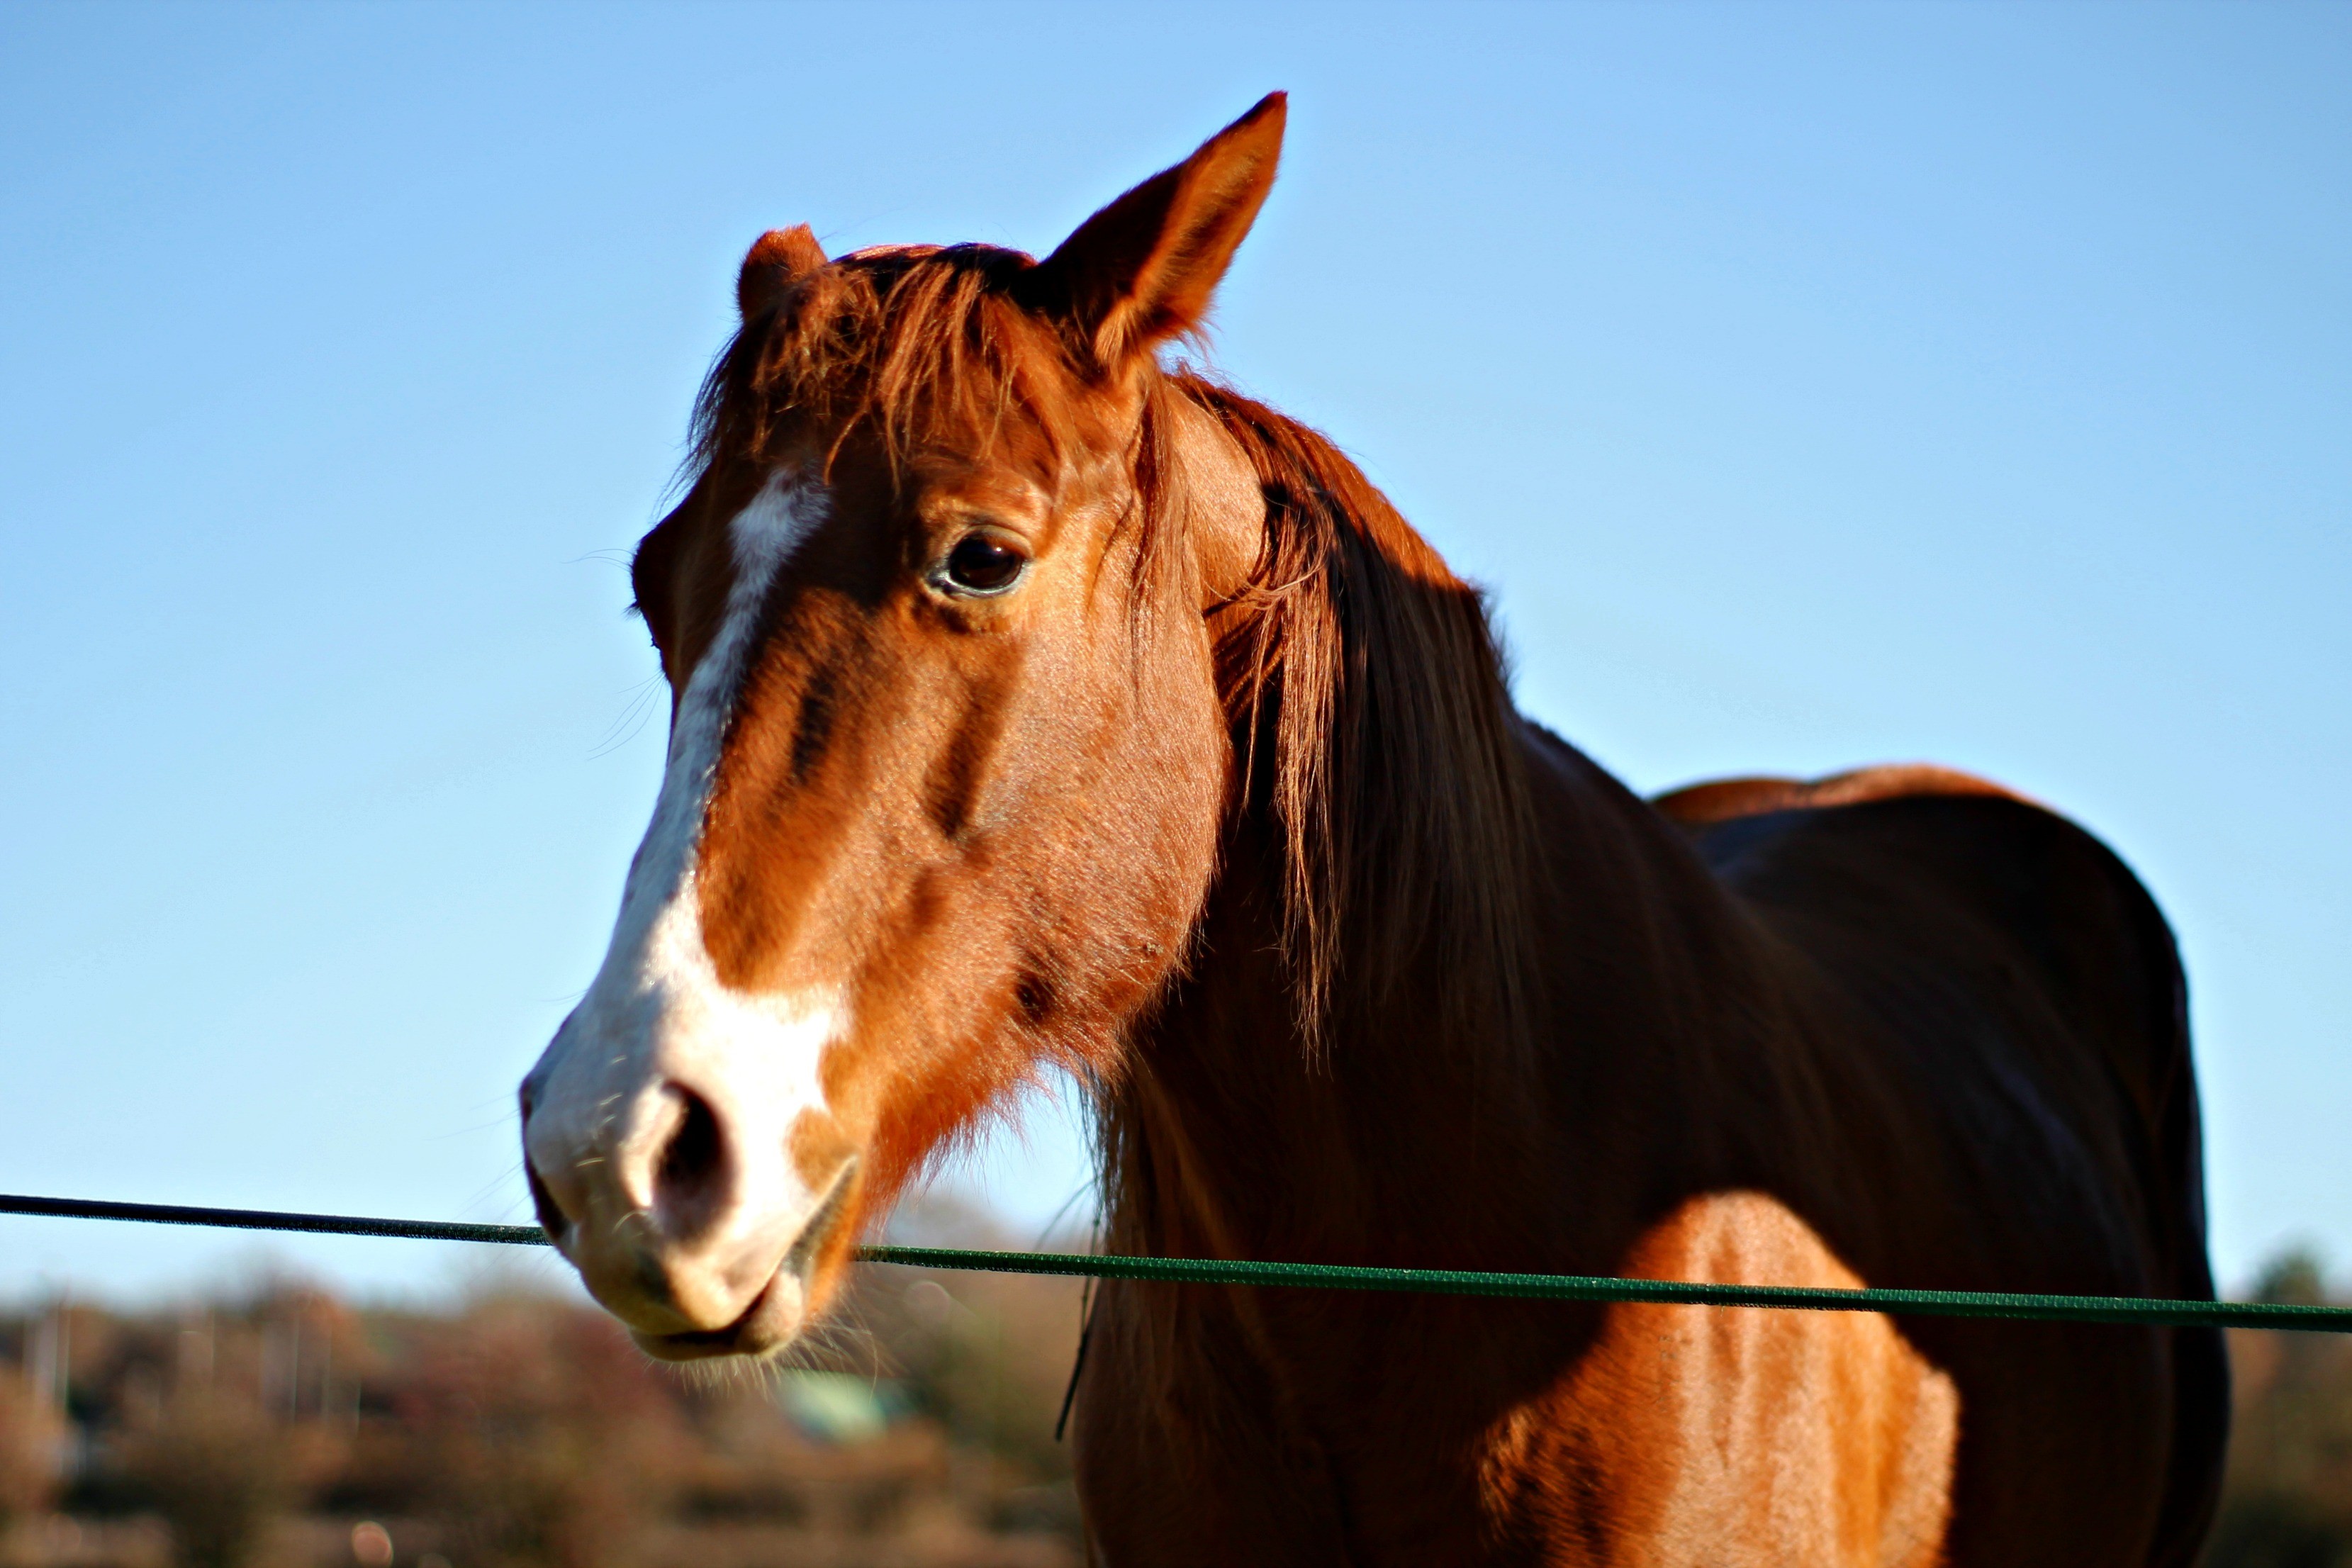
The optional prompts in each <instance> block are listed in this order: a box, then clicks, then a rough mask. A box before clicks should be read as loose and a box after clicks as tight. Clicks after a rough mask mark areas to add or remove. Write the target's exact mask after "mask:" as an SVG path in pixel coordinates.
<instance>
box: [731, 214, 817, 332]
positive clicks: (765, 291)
mask: <svg viewBox="0 0 2352 1568" xmlns="http://www.w3.org/2000/svg"><path fill="white" fill-rule="evenodd" d="M824 262H825V255H824V247H823V246H822V245H819V244H818V243H817V242H816V236H815V235H814V234H812V233H810V232H809V226H808V225H806V224H801V225H799V226H796V227H793V228H772V229H770V230H769V231H768V232H767V233H765V234H763V235H761V237H759V238H757V239H755V240H753V241H752V242H751V251H750V253H749V254H747V255H746V256H745V257H744V258H743V269H742V270H741V271H740V272H738V273H737V274H735V308H736V309H737V310H740V311H741V312H742V313H743V320H744V321H750V320H751V318H752V317H754V316H756V315H758V314H759V313H760V312H761V311H762V310H766V309H767V308H768V307H769V306H771V305H772V304H774V303H775V302H776V300H777V299H778V298H779V297H780V296H781V295H782V293H783V291H784V290H785V289H789V288H791V287H792V286H793V284H795V283H797V282H799V281H800V280H801V279H803V278H805V277H807V276H808V275H809V274H810V273H812V272H814V271H815V270H816V269H817V268H820V267H822V266H824Z"/></svg>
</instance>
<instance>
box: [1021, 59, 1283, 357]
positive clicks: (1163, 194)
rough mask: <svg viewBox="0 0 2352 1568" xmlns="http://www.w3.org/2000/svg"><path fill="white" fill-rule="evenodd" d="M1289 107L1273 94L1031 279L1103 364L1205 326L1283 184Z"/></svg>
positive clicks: (1039, 299) (1035, 295) (1038, 300)
mask: <svg viewBox="0 0 2352 1568" xmlns="http://www.w3.org/2000/svg"><path fill="white" fill-rule="evenodd" d="M1288 101H1289V95H1288V94H1286V93H1280V92H1270V93H1267V94H1266V95H1265V97H1264V98H1262V99H1260V100H1258V101H1257V105H1256V107H1255V108H1254V109H1252V110H1250V111H1249V112H1248V113H1247V114H1244V115H1243V116H1242V117H1241V118H1240V119H1239V120H1236V121H1234V122H1233V123H1232V124H1231V125H1228V126H1226V127H1225V128H1224V129H1223V131H1220V132H1217V133H1216V134H1215V135H1214V136H1212V137H1210V138H1209V139H1208V140H1207V141H1206V142H1202V144H1201V148H1200V150H1199V151H1198V152H1196V153H1193V154H1192V156H1191V157H1189V158H1187V159H1185V160H1184V161H1183V162H1182V163H1179V164H1177V165H1176V166H1175V167H1174V168H1172V169H1165V170H1162V171H1161V172H1160V173H1159V174H1154V175H1152V176H1151V178H1150V179H1148V180H1146V181H1144V182H1143V184H1139V185H1138V186H1136V187H1135V189H1133V190H1131V191H1129V192H1128V193H1127V195H1123V196H1121V197H1119V198H1118V200H1117V201H1115V202H1113V203H1111V204H1110V205H1108V206H1107V207H1105V208H1103V209H1102V211H1100V212H1098V213H1097V214H1095V216H1092V217H1090V218H1088V219H1087V221H1086V222H1084V223H1082V224H1080V225H1079V226H1078V227H1077V230H1076V233H1074V234H1072V235H1071V236H1070V237H1069V238H1067V239H1066V240H1064V241H1063V242H1062V245H1061V248H1060V249H1058V250H1056V251H1055V252H1054V254H1053V255H1051V256H1049V257H1047V258H1045V260H1044V261H1043V262H1041V263H1040V264H1039V265H1038V267H1037V269H1036V270H1035V271H1034V272H1033V273H1031V274H1030V275H1029V277H1028V279H1025V280H1024V282H1025V285H1026V288H1025V290H1024V291H1025V292H1027V294H1028V296H1029V298H1030V300H1032V301H1033V302H1034V303H1035V304H1037V305H1038V306H1040V307H1041V308H1043V309H1045V310H1049V311H1052V312H1054V313H1055V314H1058V315H1060V316H1062V317H1063V318H1064V319H1065V320H1066V321H1069V322H1070V323H1071V324H1072V325H1074V326H1075V327H1076V328H1077V329H1078V332H1079V334H1080V338H1081V341H1083V342H1085V343H1086V344H1087V348H1088V350H1089V351H1090V352H1091V353H1093V355H1094V359H1095V363H1097V365H1098V366H1099V367H1100V368H1102V369H1105V370H1108V369H1111V368H1113V367H1115V366H1117V365H1118V363H1120V362H1121V361H1123V360H1124V359H1125V358H1126V357H1127V356H1128V355H1129V354H1131V353H1136V352H1137V351H1138V350H1140V349H1145V348H1149V347H1150V346H1151V345H1152V344H1154V343H1157V342H1163V341H1165V340H1167V339H1169V338H1172V337H1174V336H1176V335H1177V334H1178V333H1180V332H1186V331H1191V330H1192V329H1193V328H1194V327H1197V326H1199V325H1200V324H1201V319H1202V317H1203V316H1205V315H1206V314H1207V313H1208V310H1209V297H1210V296H1211V295H1212V294H1213V293H1214V292H1215V291H1216V287H1217V280H1218V279H1221V278H1223V276H1224V275H1225V267H1226V265H1227V264H1228V263H1229V262H1231V261H1232V260H1233V258H1234V248H1235V247H1238V246H1239V245H1240V244H1241V242H1242V237H1243V236H1244V235H1245V234H1247V233H1248V232H1249V228H1250V225H1251V224H1252V223H1253V222H1255V220H1256V218H1257V209H1258V208H1259V207H1260V206H1262V205H1265V194H1266V192H1267V191H1269V190H1270V189H1272V188H1273V186H1274V170H1275V164H1276V162H1278V161H1279V160H1280V158H1281V156H1282V128H1283V121H1284V119H1285V116H1286V110H1287V105H1288Z"/></svg>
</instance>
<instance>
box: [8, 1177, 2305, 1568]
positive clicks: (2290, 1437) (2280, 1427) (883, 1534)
mask: <svg viewBox="0 0 2352 1568" xmlns="http://www.w3.org/2000/svg"><path fill="white" fill-rule="evenodd" d="M929 1223H930V1225H931V1227H932V1231H933V1234H931V1235H929V1236H926V1237H923V1239H926V1240H938V1241H944V1242H960V1243H965V1244H978V1245H1001V1244H1002V1243H1003V1239H1004V1238H1003V1237H993V1236H989V1235H986V1234H985V1233H984V1232H982V1231H980V1230H979V1229H978V1228H977V1227H976V1226H974V1224H973V1223H972V1222H971V1220H970V1219H969V1218H968V1217H964V1218H957V1217H955V1216H953V1215H949V1216H947V1217H946V1218H944V1219H943V1218H942V1217H941V1216H940V1215H939V1214H938V1213H936V1212H935V1213H934V1214H933V1215H930V1216H929ZM1078 1290H1079V1287H1078V1286H1077V1285H1076V1282H1074V1281H1070V1280H1063V1279H1027V1278H1023V1277H1019V1276H1003V1275H967V1274H952V1273H941V1274H931V1273H929V1272H926V1271H922V1270H916V1269H905V1268H866V1269H861V1270H859V1272H858V1276H857V1280H856V1286H855V1288H854V1289H853V1293H852V1295H851V1297H850V1299H849V1300H848V1301H847V1302H846V1303H845V1310H843V1311H842V1312H841V1313H839V1314H838V1315H837V1322H836V1326H835V1328H834V1329H833V1330H831V1331H829V1332H828V1333H827V1334H826V1335H825V1336H824V1343H823V1344H821V1345H819V1346H817V1347H814V1349H812V1350H810V1351H808V1352H805V1353H803V1355H802V1356H801V1358H800V1363H799V1364H797V1365H796V1366H794V1367H792V1368H789V1369H765V1370H762V1371H760V1372H756V1373H755V1372H750V1371H744V1370H740V1369H739V1370H735V1371H731V1372H721V1373H679V1372H677V1371H675V1370H672V1369H669V1368H664V1367H658V1366H656V1365H654V1364H652V1363H649V1362H647V1361H646V1358H645V1357H644V1356H642V1355H641V1354H639V1353H638V1352H637V1351H636V1350H635V1348H634V1347H632V1346H631V1345H630V1344H629V1342H628V1341H627V1339H626V1337H625V1335H623V1334H622V1333H621V1332H620V1331H619V1330H618V1329H617V1328H616V1327H615V1326H614V1324H613V1323H612V1322H611V1321H610V1320H608V1319H607V1318H605V1317H604V1314H602V1313H601V1312H598V1311H596V1310H593V1309H592V1308H589V1307H586V1306H584V1305H581V1304H579V1303H578V1302H576V1301H575V1300H572V1299H569V1298H559V1297H556V1296H553V1295H550V1294H546V1293H543V1292H539V1291H534V1290H531V1289H519V1288H497V1289H483V1290H479V1291H477V1292H476V1293H475V1294H474V1295H472V1296H471V1297H469V1298H468V1299H467V1300H463V1301H461V1302H459V1303H457V1304H455V1305H453V1306H452V1307H450V1308H448V1309H447V1310H441V1311H418V1310H390V1309H364V1308H355V1307H352V1306H351V1305H349V1304H346V1303H344V1302H341V1301H339V1300H335V1299H334V1298H333V1297H331V1296H330V1295H328V1294H326V1293H324V1292H322V1291H319V1290H316V1289H308V1288H304V1287H299V1286H293V1285H287V1284H282V1283H280V1284H271V1285H268V1286H264V1287H260V1288H256V1289H250V1290H247V1291H246V1292H245V1293H244V1294H243V1295H242V1296H240V1297H238V1298H236V1299H234V1300H216V1301H214V1302H211V1303H209V1304H205V1305H202V1306H197V1307H193V1308H185V1309H181V1310H171V1311H159V1312H151V1313H145V1314H139V1313H121V1312H111V1311H107V1310H101V1309H99V1308H96V1307H91V1306H87V1305H71V1304H67V1303H63V1302H51V1303H48V1304H47V1305H45V1306H36V1307H34V1308H32V1309H31V1310H25V1311H22V1312H20V1313H18V1314H16V1316H14V1317H6V1316H0V1568H394V1565H399V1568H753V1565H755V1564H758V1565H762V1568H765V1565H770V1564H777V1563H793V1564H808V1565H811V1568H827V1565H840V1568H850V1565H858V1568H866V1565H869V1564H870V1565H876V1568H896V1565H904V1568H931V1565H940V1568H945V1565H948V1564H956V1565H959V1568H961V1565H974V1568H992V1565H1002V1568H1033V1565H1034V1568H1059V1565H1063V1564H1075V1563H1077V1562H1078V1561H1079V1560H1080V1555H1081V1553H1080V1550H1079V1537H1078V1524H1077V1508H1076V1498H1075V1495H1074V1493H1073V1492H1072V1490H1071V1487H1070V1480H1069V1457H1068V1450H1067V1448H1066V1447H1065V1446H1064V1445H1062V1444H1060V1443H1057V1442H1056V1441H1055V1436H1054V1425H1055V1417H1056V1415H1058V1413H1059V1411H1060V1407H1061V1400H1062V1394H1063V1390H1064V1387H1065V1384H1066V1380H1067V1378H1068V1376H1069V1371H1070V1361H1071V1356H1072V1354H1073V1353H1074V1352H1075V1350H1076V1338H1077V1330H1078V1311H1079V1307H1078ZM2256 1294H2257V1296H2258V1297H2259V1298H2260V1299H2262V1300H2275V1301H2320V1300H2328V1299H2330V1293H2329V1290H2328V1289H2327V1282H2326V1279H2325V1278H2324V1276H2323V1274H2322V1271H2321V1269H2320V1268H2319V1265H2318V1263H2317V1261H2316V1259H2315V1258H2312V1257H2311V1256H2310V1255H2308V1254H2305V1253H2291V1254H2288V1255H2286V1256H2284V1257H2283V1258H2280V1259H2278V1260H2277V1261H2276V1262H2275V1263H2274V1264H2273V1265H2272V1267H2271V1268H2269V1269H2268V1270H2267V1271H2266V1272H2265V1274H2264V1276H2263V1279H2262V1281H2261V1283H2260V1285H2259V1287H2258V1289H2257V1292H2256ZM2230 1348H2231V1361H2232V1364H2233V1370H2234V1375H2235V1381H2236V1390H2237V1394H2236V1398H2237V1425H2236V1429H2235V1437H2234V1439H2233V1442H2232V1444H2231V1458H2230V1471H2229V1482H2228V1489H2227V1492H2226V1495H2225V1498H2224V1500H2223V1505H2222V1510H2221V1521H2220V1524H2219V1527H2218V1528H2217V1530H2216V1531H2215V1534H2214V1538H2213V1542H2212V1545H2211V1548H2210V1551H2209V1552H2207V1554H2206V1557H2205V1564H2206V1568H2352V1340H2347V1339H2344V1338H2339V1337H2337V1336H2334V1335H2325V1334H2272V1333H2258V1332H2242V1333H2241V1332H2233V1333H2232V1334H2231V1347H2230ZM386 1542H389V1544H388V1545H386V1544H385V1543H386ZM387 1552H389V1556H387V1555H385V1553H387Z"/></svg>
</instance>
